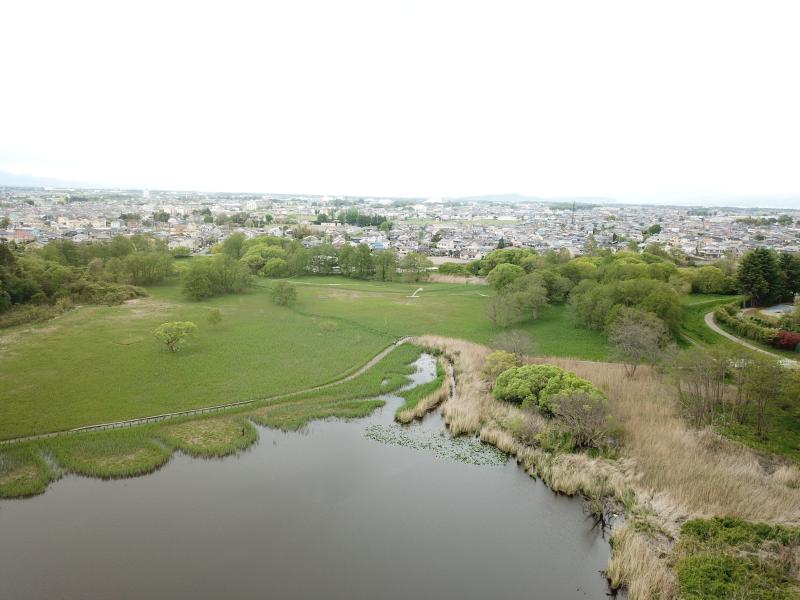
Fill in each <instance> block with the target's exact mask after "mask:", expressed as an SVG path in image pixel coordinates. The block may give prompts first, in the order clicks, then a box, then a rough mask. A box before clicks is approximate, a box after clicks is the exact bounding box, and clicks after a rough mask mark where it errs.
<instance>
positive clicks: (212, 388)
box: [0, 286, 392, 439]
mask: <svg viewBox="0 0 800 600" xmlns="http://www.w3.org/2000/svg"><path fill="white" fill-rule="evenodd" d="M150 293H151V297H150V298H147V299H143V300H141V301H137V302H133V303H128V304H125V305H123V306H113V307H82V308H79V309H77V310H75V311H72V312H70V313H67V314H65V315H63V316H62V317H59V318H58V319H55V320H53V321H49V322H47V323H45V324H42V325H39V326H34V327H24V328H18V329H16V330H10V331H7V332H4V334H3V335H2V336H0V356H1V357H2V360H0V389H2V390H3V402H2V403H0V439H4V438H9V437H16V436H24V435H32V434H36V433H42V432H49V431H57V430H63V429H68V428H73V427H78V426H81V425H88V424H96V423H104V422H108V421H115V420H124V419H130V418H134V417H139V416H145V415H153V414H159V413H164V412H173V411H179V410H185V409H189V408H193V407H198V406H208V405H213V404H222V403H226V402H234V401H239V400H247V399H253V398H263V397H266V396H272V395H276V394H281V393H285V392H290V391H293V390H298V389H304V388H308V387H312V386H314V385H317V384H321V383H325V382H327V381H331V380H333V379H335V378H338V377H340V376H341V375H343V374H345V373H347V372H349V371H351V370H353V369H354V368H356V367H358V366H360V365H362V364H364V363H365V362H366V361H367V360H369V358H370V357H372V356H374V355H375V354H377V353H378V352H379V351H380V350H381V349H382V348H384V347H385V346H387V345H388V344H389V343H390V342H391V341H392V340H391V339H390V337H389V336H388V335H386V334H384V333H381V332H378V331H375V330H371V329H369V328H364V327H360V326H358V325H357V324H353V323H349V322H346V321H337V322H334V323H328V322H325V323H323V321H322V320H321V319H317V318H314V317H306V316H303V315H300V314H298V313H296V312H293V311H291V310H290V309H287V308H281V307H278V306H275V305H274V304H273V303H272V302H271V300H270V298H269V296H268V295H267V294H266V293H265V290H263V289H257V290H255V291H254V292H252V293H248V294H241V295H236V296H226V297H222V298H217V299H214V300H211V301H208V302H202V303H190V302H185V301H184V300H183V299H182V298H181V297H180V294H179V290H178V288H177V286H167V287H160V288H152V289H150ZM212 307H216V308H219V309H220V311H221V312H222V315H223V320H222V323H221V324H219V325H218V326H216V327H212V326H210V325H208V324H207V322H206V318H207V314H208V312H209V310H210V309H211V308H212ZM172 320H189V321H194V322H195V323H196V324H197V325H198V329H199V331H198V333H197V335H196V336H195V337H194V339H193V340H191V341H190V342H189V344H188V345H187V346H186V348H185V349H183V350H181V351H180V352H177V353H171V352H168V351H165V350H164V349H162V347H160V345H159V342H158V341H157V340H156V339H155V338H154V337H153V335H152V331H153V329H155V327H157V326H158V325H159V324H160V323H163V322H164V321H172Z"/></svg>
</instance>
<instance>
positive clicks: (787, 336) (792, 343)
mask: <svg viewBox="0 0 800 600" xmlns="http://www.w3.org/2000/svg"><path fill="white" fill-rule="evenodd" d="M773 345H774V346H775V347H776V348H780V349H781V350H793V351H796V352H800V333H795V332H794V331H779V332H778V335H777V336H775V341H774V342H773Z"/></svg>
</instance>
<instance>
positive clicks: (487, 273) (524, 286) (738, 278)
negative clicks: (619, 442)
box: [439, 245, 800, 335]
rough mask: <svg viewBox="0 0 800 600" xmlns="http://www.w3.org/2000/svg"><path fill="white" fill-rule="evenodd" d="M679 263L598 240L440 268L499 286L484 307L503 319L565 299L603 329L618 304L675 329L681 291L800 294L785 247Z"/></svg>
mask: <svg viewBox="0 0 800 600" xmlns="http://www.w3.org/2000/svg"><path fill="white" fill-rule="evenodd" d="M681 264H685V262H684V261H683V260H682V258H681V257H680V256H679V255H678V254H676V253H673V252H668V251H665V250H664V249H663V248H661V247H659V246H657V245H649V246H647V247H646V248H645V251H643V252H634V251H621V252H617V253H616V254H612V253H611V252H610V251H608V250H604V249H600V248H598V247H596V246H595V247H593V248H590V251H589V252H588V253H587V255H584V256H580V257H577V258H573V259H571V258H570V257H569V256H568V254H567V253H565V252H563V251H562V252H555V251H552V250H550V251H548V252H546V253H544V254H539V253H537V252H536V251H534V250H529V249H524V248H502V249H497V250H495V251H493V252H490V253H489V254H487V255H486V257H484V258H483V259H481V260H476V261H473V262H471V263H468V264H466V265H456V264H453V263H446V264H444V265H442V266H441V267H440V269H439V271H440V272H442V273H446V274H451V275H478V276H484V277H486V279H487V282H488V283H489V285H490V286H491V287H492V288H494V289H495V290H496V291H497V295H496V296H495V297H493V298H491V299H490V300H489V301H488V306H487V313H488V316H489V318H490V319H491V320H492V321H493V322H494V323H495V324H496V325H500V326H507V325H510V324H512V323H515V322H519V321H522V320H526V319H536V318H538V315H539V313H540V311H541V310H542V309H544V308H545V307H546V306H548V305H550V304H559V303H562V302H565V301H567V302H568V303H569V306H570V310H571V312H572V315H573V317H574V319H575V321H576V322H577V323H578V324H581V325H583V326H586V327H589V328H591V329H597V330H602V331H606V332H608V330H609V327H610V326H611V325H612V323H613V322H614V321H615V320H616V319H618V318H619V316H620V314H621V311H622V310H623V309H636V310H639V311H644V312H645V313H649V314H651V315H653V316H655V317H657V318H658V319H659V320H660V321H661V322H663V323H664V324H665V325H666V327H667V328H668V329H669V331H670V332H672V334H673V335H675V334H677V332H678V329H679V325H680V319H681V311H682V309H681V305H680V295H681V294H688V293H692V292H695V293H703V294H736V293H739V292H741V293H743V294H745V295H746V296H748V297H749V298H750V299H751V300H752V302H753V303H754V304H757V305H762V304H769V303H774V302H777V301H787V302H790V301H792V300H793V298H794V296H795V294H797V293H800V257H797V256H794V255H790V254H787V253H783V254H778V253H776V252H774V251H772V250H767V249H758V250H754V251H752V252H749V253H747V254H745V255H744V256H743V257H742V258H741V260H740V261H739V262H738V265H737V263H736V262H735V261H734V260H733V259H732V258H730V257H728V258H723V259H720V260H718V261H716V262H714V263H713V264H711V265H706V266H703V267H699V268H698V267H686V266H679V265H681Z"/></svg>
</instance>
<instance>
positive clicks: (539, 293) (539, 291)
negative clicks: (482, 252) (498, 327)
mask: <svg viewBox="0 0 800 600" xmlns="http://www.w3.org/2000/svg"><path fill="white" fill-rule="evenodd" d="M501 266H513V265H499V266H498V267H495V269H494V271H492V273H494V272H495V271H496V270H497V269H499V268H500V267H501ZM492 273H489V275H490V276H491V274H492ZM503 293H506V294H510V295H511V298H512V301H513V302H514V303H515V304H516V305H517V307H518V308H519V310H520V312H522V313H528V314H530V315H531V317H532V318H533V320H537V319H538V318H539V315H540V314H541V312H542V309H544V308H545V307H546V306H547V288H546V287H545V285H544V281H543V279H542V277H541V276H540V275H539V274H538V273H531V274H530V275H523V276H522V277H518V278H517V279H516V280H514V281H513V282H512V283H511V284H509V285H507V286H506V287H505V289H504V291H503Z"/></svg>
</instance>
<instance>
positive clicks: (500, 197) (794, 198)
mask: <svg viewBox="0 0 800 600" xmlns="http://www.w3.org/2000/svg"><path fill="white" fill-rule="evenodd" d="M0 186H8V187H21V188H26V187H30V188H71V189H81V188H83V189H87V188H88V189H96V190H101V189H111V186H103V185H98V184H92V183H87V182H85V181H84V182H82V181H70V180H67V179H57V178H52V177H38V176H36V175H17V174H15V173H9V172H7V171H0ZM114 189H120V188H119V187H116V188H114ZM124 189H131V188H130V187H125V188H124ZM134 189H136V188H134ZM171 191H179V190H171ZM254 193H261V192H254ZM271 195H273V196H276V197H277V196H291V195H294V194H271ZM299 195H308V196H314V195H322V194H299ZM452 200H455V201H461V202H497V203H514V202H517V203H521V202H535V203H542V204H550V205H554V204H555V205H572V204H573V203H574V204H575V205H576V206H578V207H586V206H592V205H595V206H596V205H605V206H609V205H617V206H621V205H628V206H631V205H634V206H635V205H640V206H684V207H685V206H698V207H699V206H707V207H716V208H726V207H729V208H772V209H778V210H780V209H790V210H792V209H793V210H800V194H780V195H779V194H776V195H764V196H726V197H704V196H688V195H686V196H682V197H680V198H669V197H659V198H658V200H657V201H656V200H654V199H650V198H642V199H641V200H638V199H635V198H630V197H627V198H626V199H625V200H619V199H615V198H609V197H607V196H556V197H550V198H545V197H541V196H527V195H525V194H517V193H507V194H481V195H478V196H461V197H458V198H452Z"/></svg>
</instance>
